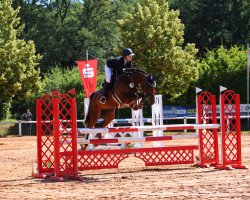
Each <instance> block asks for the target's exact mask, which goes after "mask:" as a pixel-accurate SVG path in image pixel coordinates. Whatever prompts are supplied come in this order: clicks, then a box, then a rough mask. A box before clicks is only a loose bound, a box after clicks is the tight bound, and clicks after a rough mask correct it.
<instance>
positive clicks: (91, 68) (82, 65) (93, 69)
mask: <svg viewBox="0 0 250 200" xmlns="http://www.w3.org/2000/svg"><path fill="white" fill-rule="evenodd" d="M76 63H77V66H78V70H79V73H80V75H81V78H82V84H83V87H84V91H85V94H86V97H87V98H89V97H90V95H91V93H93V92H95V91H96V79H97V65H98V60H97V59H91V60H79V61H77V62H76Z"/></svg>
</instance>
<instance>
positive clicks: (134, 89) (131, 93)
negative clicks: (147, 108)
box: [84, 68, 156, 139]
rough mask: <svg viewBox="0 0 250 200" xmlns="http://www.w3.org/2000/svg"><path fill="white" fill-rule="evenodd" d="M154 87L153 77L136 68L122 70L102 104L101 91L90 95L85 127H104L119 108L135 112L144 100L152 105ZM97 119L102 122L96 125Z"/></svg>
mask: <svg viewBox="0 0 250 200" xmlns="http://www.w3.org/2000/svg"><path fill="white" fill-rule="evenodd" d="M155 87H156V80H155V76H153V75H151V74H147V73H145V72H144V71H142V70H140V69H136V68H132V69H131V68H126V69H124V70H123V73H121V74H119V75H118V76H117V78H116V81H115V85H114V86H113V87H112V89H111V90H110V91H108V92H107V94H106V97H105V101H104V102H103V101H102V98H103V94H102V90H99V91H97V92H94V93H92V94H91V95H90V103H89V108H88V112H87V115H86V118H85V121H84V125H85V127H86V128H93V127H98V128H103V127H106V126H107V125H108V124H109V123H110V122H111V121H112V120H113V119H114V118H115V110H116V109H119V108H125V107H130V108H132V109H134V110H137V109H140V108H142V107H143V105H144V103H145V101H146V100H149V103H150V105H153V104H154V94H155ZM138 102H139V103H138ZM99 118H102V119H103V120H102V121H101V122H100V123H97V122H98V120H99ZM99 137H101V136H100V135H99ZM86 139H88V134H87V137H86Z"/></svg>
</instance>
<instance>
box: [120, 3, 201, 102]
mask: <svg viewBox="0 0 250 200" xmlns="http://www.w3.org/2000/svg"><path fill="white" fill-rule="evenodd" d="M118 23H119V25H120V29H121V34H122V41H123V44H124V45H125V46H129V47H132V48H133V49H134V50H135V52H136V53H135V54H136V56H135V60H134V63H135V65H136V66H137V67H139V68H144V69H146V70H147V71H148V72H149V73H153V74H155V75H156V76H157V83H158V90H159V92H160V93H161V94H167V95H168V96H169V97H177V96H179V95H180V94H182V93H183V92H185V91H186V89H187V88H188V86H189V85H190V83H191V82H193V81H195V80H196V79H197V78H198V60H196V58H195V55H196V53H197V49H196V48H195V45H194V44H187V45H185V46H183V42H184V40H183V35H184V25H183V24H182V23H181V21H180V19H179V12H178V11H174V10H170V9H169V5H168V2H167V1H166V0H147V1H146V2H145V4H143V5H141V4H137V7H136V9H135V10H133V11H131V12H130V13H126V15H125V17H124V19H123V20H119V21H118Z"/></svg>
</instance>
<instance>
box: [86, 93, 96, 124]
mask: <svg viewBox="0 0 250 200" xmlns="http://www.w3.org/2000/svg"><path fill="white" fill-rule="evenodd" d="M93 96H94V93H92V94H91V95H90V100H89V107H88V111H87V114H86V117H85V120H84V126H85V128H87V127H88V125H89V121H90V107H91V99H92V98H93Z"/></svg>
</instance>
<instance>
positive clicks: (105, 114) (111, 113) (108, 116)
mask: <svg viewBox="0 0 250 200" xmlns="http://www.w3.org/2000/svg"><path fill="white" fill-rule="evenodd" d="M101 117H102V118H103V121H102V122H101V123H99V124H98V125H97V127H99V128H103V127H106V126H107V125H108V124H109V123H110V122H111V121H112V120H113V119H115V109H108V110H102V112H101Z"/></svg>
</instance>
